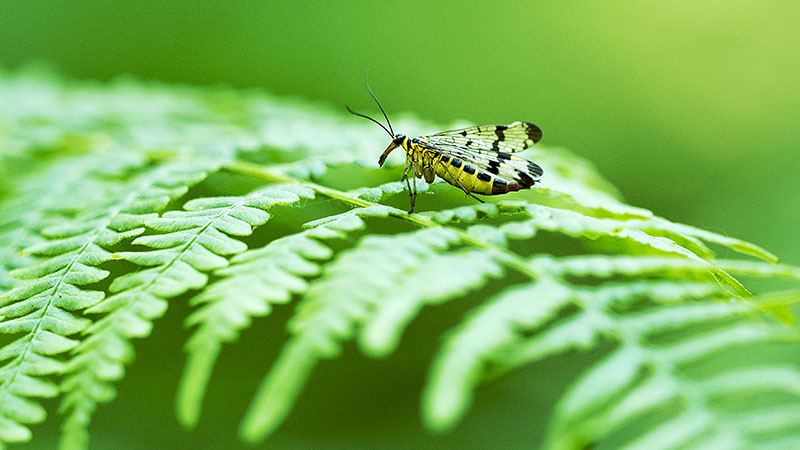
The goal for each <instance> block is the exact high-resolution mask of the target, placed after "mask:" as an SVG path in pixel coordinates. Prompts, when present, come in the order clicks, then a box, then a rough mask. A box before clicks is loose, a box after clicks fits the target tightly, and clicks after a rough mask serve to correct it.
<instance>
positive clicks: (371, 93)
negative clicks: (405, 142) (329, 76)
mask: <svg viewBox="0 0 800 450" xmlns="http://www.w3.org/2000/svg"><path fill="white" fill-rule="evenodd" d="M364 86H366V87H367V92H369V95H370V96H372V99H373V100H375V103H377V104H378V108H380V110H381V112H382V113H383V117H384V118H385V119H386V123H387V124H388V125H389V128H386V127H385V126H384V125H383V124H382V123H380V122H378V121H377V120H375V119H373V118H372V117H370V116H367V115H364V114H361V113H357V112H355V111H353V110H352V109H350V107H349V106H347V105H345V108H347V112H349V113H350V114H353V115H356V116H359V117H363V118H365V119H368V120H371V121H373V122H375V123H377V124H378V125H380V126H381V128H383V130H384V131H386V132H387V133H389V136H391V137H394V129H392V122H390V121H389V116H387V115H386V111H384V110H383V106H381V102H379V101H378V97H376V96H375V94H374V93H373V92H372V89H370V87H369V82H368V81H367V72H364Z"/></svg>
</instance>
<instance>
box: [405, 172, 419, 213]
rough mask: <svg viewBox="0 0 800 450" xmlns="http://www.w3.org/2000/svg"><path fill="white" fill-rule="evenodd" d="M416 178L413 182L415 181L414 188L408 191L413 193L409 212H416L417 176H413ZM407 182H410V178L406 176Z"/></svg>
mask: <svg viewBox="0 0 800 450" xmlns="http://www.w3.org/2000/svg"><path fill="white" fill-rule="evenodd" d="M413 178H414V179H413V180H412V182H413V183H414V189H413V191H412V190H409V191H408V192H409V193H410V194H411V209H410V210H409V211H408V213H409V214H411V213H413V212H414V203H415V202H416V201H417V177H413ZM406 183H408V178H406Z"/></svg>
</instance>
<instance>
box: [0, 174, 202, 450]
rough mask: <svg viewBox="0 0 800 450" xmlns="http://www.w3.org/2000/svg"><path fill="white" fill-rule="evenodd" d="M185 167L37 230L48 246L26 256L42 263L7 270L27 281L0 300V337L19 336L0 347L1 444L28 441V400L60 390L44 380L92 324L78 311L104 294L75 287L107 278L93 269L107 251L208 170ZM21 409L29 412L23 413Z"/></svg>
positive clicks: (59, 368) (34, 407)
mask: <svg viewBox="0 0 800 450" xmlns="http://www.w3.org/2000/svg"><path fill="white" fill-rule="evenodd" d="M184 166H185V164H181V165H179V166H166V167H161V168H158V169H155V170H153V171H151V172H145V173H144V174H142V175H140V176H139V177H137V180H136V182H135V183H132V184H130V185H128V186H127V190H123V189H117V190H116V193H117V194H118V197H117V198H116V199H115V200H113V201H108V202H106V205H107V208H106V209H103V210H99V208H96V209H94V212H90V211H92V209H91V208H90V209H88V210H87V212H86V213H85V214H86V216H79V217H78V218H76V219H75V220H67V219H66V218H63V219H62V221H61V223H60V224H56V223H53V224H52V225H50V226H48V227H47V228H44V229H42V230H41V234H42V236H44V237H45V238H46V239H47V240H44V241H42V242H39V243H37V244H34V245H32V246H30V247H28V248H27V249H26V250H25V252H26V253H28V254H32V255H36V256H39V257H40V258H41V261H39V262H37V263H36V264H34V265H31V266H28V267H25V268H20V269H16V270H14V271H12V272H11V275H13V276H15V277H17V278H19V279H22V280H25V281H24V282H23V283H22V284H20V285H19V286H17V287H15V288H13V289H11V290H10V291H8V292H7V293H5V294H4V295H3V297H2V303H1V304H2V305H4V306H3V307H2V308H0V316H3V319H4V320H3V322H2V324H0V332H3V333H6V334H22V336H21V337H19V338H18V339H17V340H15V341H14V342H12V343H11V344H8V345H6V346H5V347H3V348H2V349H0V355H2V360H9V361H8V362H7V363H5V364H4V365H3V367H2V368H0V374H2V384H0V419H2V420H3V421H4V423H5V424H6V426H4V427H3V428H2V429H0V440H3V441H8V442H14V441H19V440H27V439H28V438H29V433H30V432H29V430H28V429H27V428H26V427H25V426H24V425H22V424H24V423H33V422H38V421H41V420H42V419H43V418H44V410H43V409H42V408H41V407H40V406H39V405H38V404H36V403H34V402H31V401H30V400H26V397H34V396H54V395H55V394H56V393H57V392H58V390H57V388H56V386H55V385H54V384H53V383H52V382H50V381H47V380H45V379H44V378H41V377H42V376H45V375H49V374H53V373H62V372H63V371H64V369H65V366H64V363H63V362H62V361H61V360H59V359H57V358H55V356H56V355H59V354H62V353H64V352H66V351H69V350H71V349H73V348H74V347H75V346H77V345H78V341H77V340H74V339H69V338H67V337H66V336H70V335H74V334H76V333H78V332H80V331H82V330H84V329H85V328H86V327H87V326H89V324H90V321H89V320H88V319H85V318H81V317H78V316H77V315H76V314H75V313H76V312H77V311H79V310H81V309H84V308H86V307H88V306H91V305H93V304H95V303H97V302H98V301H100V300H102V299H103V297H104V293H103V292H102V291H98V290H94V289H89V290H86V289H82V288H81V287H80V286H86V285H90V284H93V283H97V282H99V281H101V280H103V279H105V278H106V277H107V276H108V275H109V272H108V271H107V270H104V269H100V268H98V267H97V266H98V265H100V264H102V263H103V262H105V261H108V260H110V259H111V253H110V252H109V251H108V250H107V248H109V247H111V246H113V245H115V244H117V243H118V242H120V241H121V240H123V239H126V238H128V237H131V236H135V235H138V234H140V233H142V232H143V231H144V228H142V227H141V225H142V224H143V223H144V222H145V221H146V220H147V219H149V218H152V213H154V212H156V211H158V210H159V209H161V208H163V207H164V206H166V204H167V203H168V202H169V201H170V200H171V199H172V198H175V197H177V196H179V195H182V194H183V193H185V192H186V190H187V189H188V186H189V185H191V184H193V183H196V182H197V181H199V180H200V179H201V178H202V177H204V176H205V173H206V170H205V168H202V169H195V170H187V169H186V168H185V167H184ZM165 179H166V180H169V181H164V180H165ZM19 403H23V404H24V405H26V406H27V408H25V409H23V410H20V409H19V406H18V404H19ZM20 411H26V414H24V415H23V414H20Z"/></svg>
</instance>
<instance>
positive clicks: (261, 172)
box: [222, 160, 541, 279]
mask: <svg viewBox="0 0 800 450" xmlns="http://www.w3.org/2000/svg"><path fill="white" fill-rule="evenodd" d="M222 167H224V168H226V169H228V170H230V171H231V172H235V173H238V174H241V175H247V176H251V177H254V178H260V179H262V180H266V181H271V182H275V183H302V184H303V185H305V186H307V187H309V188H310V189H313V190H314V191H315V192H317V193H319V194H322V195H324V196H326V197H328V198H331V199H334V200H339V201H341V202H342V203H346V204H348V205H351V206H355V207H359V208H366V207H370V206H381V205H380V204H379V203H375V202H370V201H368V200H364V199H362V198H358V197H355V196H353V195H351V194H349V193H347V192H345V191H340V190H338V189H334V188H330V187H327V186H322V185H320V184H317V183H313V182H310V181H305V180H302V181H301V180H298V179H296V178H293V177H291V176H288V175H285V174H283V173H278V172H276V171H273V170H270V169H268V168H266V167H264V166H261V165H258V164H253V163H248V162H244V161H237V160H234V161H229V162H227V163H225V164H224V165H223V166H222ZM389 215H391V216H392V217H395V218H398V219H401V220H404V221H406V222H410V223H412V224H414V225H416V226H418V227H424V228H442V227H443V225H442V224H440V223H437V222H435V221H434V220H432V219H429V218H427V217H425V216H421V215H419V214H408V213H406V212H401V211H399V210H394V209H392V210H390V212H389ZM451 229H452V231H453V232H455V233H456V234H457V235H458V237H459V240H460V241H461V242H462V243H463V244H466V245H469V246H472V247H475V248H478V249H481V250H485V251H487V252H489V253H490V254H491V255H492V256H494V257H495V258H497V259H498V260H499V261H500V262H502V263H503V264H505V265H506V266H508V267H511V268H513V269H515V270H517V271H518V272H520V273H522V274H524V275H526V276H528V277H530V278H534V279H536V278H539V277H540V276H541V274H540V273H538V272H537V271H536V270H534V269H533V268H532V267H531V265H530V263H529V262H528V261H526V260H525V259H524V258H521V257H520V256H518V255H516V254H515V253H513V252H510V251H509V250H507V249H505V248H503V247H500V246H497V245H494V244H491V243H488V242H484V241H481V240H479V239H476V238H475V237H473V236H471V235H470V234H469V233H466V232H464V231H462V230H460V229H458V228H451Z"/></svg>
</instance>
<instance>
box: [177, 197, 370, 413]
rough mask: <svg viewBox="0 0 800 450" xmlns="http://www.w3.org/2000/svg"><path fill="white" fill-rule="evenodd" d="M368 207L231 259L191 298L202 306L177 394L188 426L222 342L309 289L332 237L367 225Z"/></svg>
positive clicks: (192, 319)
mask: <svg viewBox="0 0 800 450" xmlns="http://www.w3.org/2000/svg"><path fill="white" fill-rule="evenodd" d="M360 214H369V211H367V210H366V208H364V209H356V210H352V211H351V212H348V213H345V214H340V215H338V216H333V217H329V218H328V219H329V220H328V221H327V222H326V223H325V224H322V225H319V226H317V227H314V228H311V229H307V230H304V231H300V232H298V233H295V234H290V235H287V236H284V237H282V238H279V239H276V240H274V241H272V242H270V243H269V244H267V245H266V246H264V247H262V248H259V249H254V250H248V251H247V252H244V253H242V254H239V255H237V256H236V257H234V258H233V259H231V265H230V266H228V267H225V268H223V269H220V270H218V271H217V272H216V274H217V275H219V276H222V277H224V278H222V279H221V280H219V281H217V282H215V283H213V284H211V285H210V286H209V287H208V288H207V289H206V290H205V291H203V293H202V294H200V295H198V296H196V297H194V298H193V299H192V302H191V303H192V304H193V305H203V306H202V307H201V308H200V309H199V310H197V311H196V312H195V313H193V314H192V315H191V316H189V317H188V318H187V320H186V324H187V325H190V326H193V325H197V326H198V329H197V331H196V332H195V333H194V335H193V336H192V338H191V339H190V340H189V341H188V342H187V344H186V350H187V352H188V353H189V357H188V361H187V363H186V369H185V371H184V374H183V379H182V381H181V387H180V390H179V393H178V400H177V405H178V407H177V413H178V417H179V418H180V420H181V421H182V422H183V423H184V424H185V425H187V426H194V425H195V424H196V423H197V419H198V417H199V414H200V406H201V403H202V399H203V395H204V392H205V388H206V386H207V385H208V379H209V378H210V376H211V371H212V369H213V366H214V363H215V361H216V358H217V355H218V354H219V351H220V348H221V346H222V344H223V343H225V342H231V341H235V340H236V339H237V337H238V335H239V331H240V330H242V329H243V328H246V327H248V326H249V325H250V322H251V317H257V316H263V315H265V314H268V313H269V312H270V309H271V304H280V303H286V302H288V301H289V300H290V298H291V296H292V295H293V294H298V293H303V292H305V291H306V290H307V289H308V283H307V282H306V281H305V278H306V277H309V276H313V275H316V274H317V273H318V272H319V264H318V263H317V262H316V261H318V260H325V259H328V258H330V257H331V255H332V253H333V252H332V250H331V249H330V248H329V247H328V246H326V245H325V241H326V240H328V239H335V238H343V237H344V236H345V235H346V233H348V232H350V231H353V230H357V229H361V228H363V226H364V224H363V221H362V220H361V219H360V218H359V215H360Z"/></svg>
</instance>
